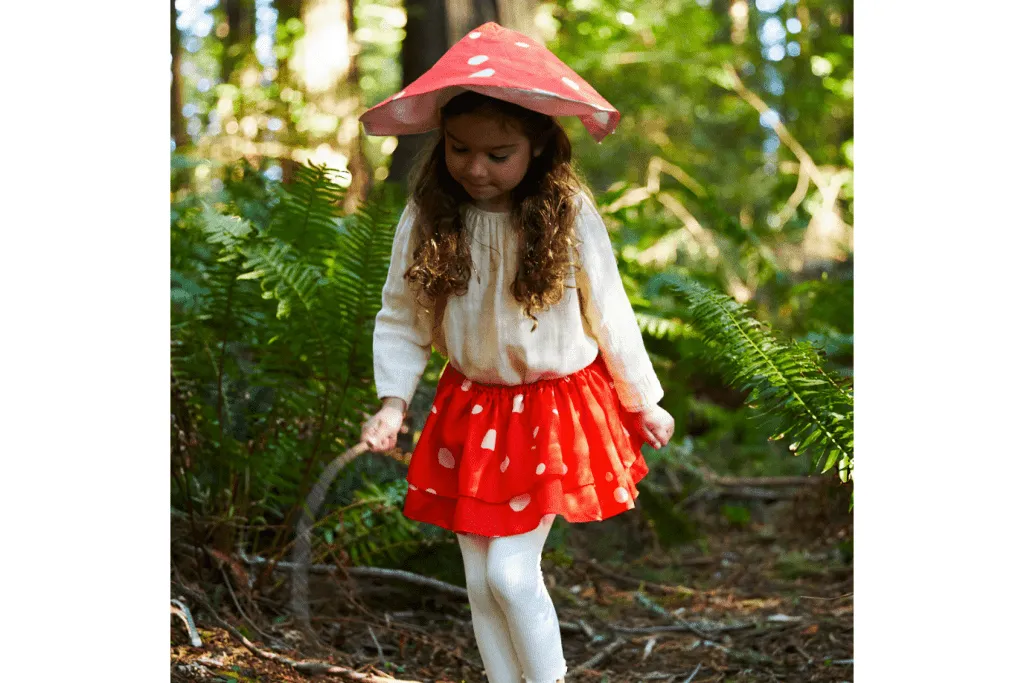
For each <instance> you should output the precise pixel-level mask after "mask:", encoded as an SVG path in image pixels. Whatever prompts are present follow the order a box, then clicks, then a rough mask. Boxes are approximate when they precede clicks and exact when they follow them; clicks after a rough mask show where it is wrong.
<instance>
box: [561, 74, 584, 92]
mask: <svg viewBox="0 0 1024 683" xmlns="http://www.w3.org/2000/svg"><path fill="white" fill-rule="evenodd" d="M562 83H565V84H566V85H567V86H569V87H570V88H572V89H573V90H579V89H580V84H579V83H577V82H576V81H574V80H572V79H570V78H566V77H565V76H562Z"/></svg>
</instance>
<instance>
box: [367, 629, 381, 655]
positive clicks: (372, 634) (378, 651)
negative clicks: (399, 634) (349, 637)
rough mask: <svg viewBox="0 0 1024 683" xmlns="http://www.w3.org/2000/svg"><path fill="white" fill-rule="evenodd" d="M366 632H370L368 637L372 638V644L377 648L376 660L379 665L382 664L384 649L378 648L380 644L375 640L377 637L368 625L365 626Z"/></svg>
mask: <svg viewBox="0 0 1024 683" xmlns="http://www.w3.org/2000/svg"><path fill="white" fill-rule="evenodd" d="M366 630H367V631H369V632H370V637H371V638H373V644H374V645H376V646H377V658H378V659H379V660H380V663H381V664H383V663H384V649H383V648H382V647H381V646H380V642H379V641H378V640H377V635H376V634H375V633H374V632H373V627H372V626H370V625H369V624H367V625H366Z"/></svg>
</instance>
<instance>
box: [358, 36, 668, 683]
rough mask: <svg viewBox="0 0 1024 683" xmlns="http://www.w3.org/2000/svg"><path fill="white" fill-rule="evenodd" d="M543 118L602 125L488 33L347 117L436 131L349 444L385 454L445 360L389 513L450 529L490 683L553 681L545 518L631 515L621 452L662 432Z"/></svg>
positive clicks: (602, 260) (565, 148) (557, 67)
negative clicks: (367, 400) (401, 494)
mask: <svg viewBox="0 0 1024 683" xmlns="http://www.w3.org/2000/svg"><path fill="white" fill-rule="evenodd" d="M482 65H485V66H487V68H486V69H480V68H479V67H481V66H482ZM481 74H483V75H481ZM490 77H495V78H490ZM499 77H500V78H499ZM488 78H490V80H488V81H487V82H486V85H484V84H483V79H488ZM541 86H543V87H541ZM559 87H561V90H557V88H559ZM554 115H577V116H580V117H581V119H582V120H583V122H584V125H585V126H586V127H587V128H588V130H590V132H591V134H592V135H594V137H595V138H597V139H598V141H600V139H601V137H603V136H604V135H605V134H607V133H608V132H611V129H613V128H614V127H615V125H616V124H617V123H618V112H615V110H614V109H612V108H611V107H610V105H608V104H607V102H605V101H604V100H603V98H601V97H600V95H597V93H596V91H594V90H593V88H591V87H590V86H589V85H587V84H586V83H585V82H584V81H583V79H581V78H579V76H578V75H576V74H575V73H573V72H572V70H571V69H569V68H568V67H567V66H565V65H564V64H563V63H562V62H560V61H559V60H558V59H557V58H556V57H555V56H554V55H552V54H551V53H550V52H548V51H547V50H546V49H545V48H544V47H543V46H542V45H540V44H539V43H537V42H535V41H533V40H531V39H530V38H527V37H526V36H523V35H521V34H519V33H515V32H513V31H509V30H507V29H504V28H502V27H500V26H498V25H497V24H493V23H492V24H486V25H484V26H481V27H480V28H479V29H477V30H476V31H474V32H472V33H470V34H469V35H468V36H466V37H465V38H463V39H462V40H461V41H459V43H457V44H456V45H455V46H454V47H452V49H451V50H449V52H448V53H446V55H445V56H444V57H442V59H441V60H440V61H439V62H438V64H437V65H435V67H433V69H431V71H429V72H427V74H424V76H423V77H421V78H420V79H419V80H417V81H416V82H414V83H413V84H412V85H410V86H409V87H408V88H407V89H406V90H404V91H403V92H402V93H399V94H398V95H396V96H394V97H392V98H389V99H388V100H386V101H385V102H384V103H382V104H380V105H378V106H377V107H374V108H373V109H371V110H369V111H368V112H367V113H366V114H364V116H363V121H364V124H365V125H366V127H367V130H368V131H370V132H371V133H373V134H404V133H412V132H422V131H425V130H430V129H431V128H434V127H439V128H440V135H439V138H438V140H437V143H436V145H435V146H434V148H433V150H432V152H431V154H430V156H429V158H427V160H426V162H425V164H424V165H423V166H422V168H420V170H419V171H418V173H417V175H416V177H415V178H414V182H413V183H412V191H411V197H410V199H409V202H408V204H407V206H406V208H405V211H404V212H403V214H402V216H401V218H400V220H399V222H398V227H397V230H396V234H395V240H394V246H393V250H392V261H391V268H390V270H389V273H388V278H387V282H386V284H385V285H384V290H383V307H382V309H381V311H380V313H379V314H378V315H377V318H376V327H375V329H374V346H373V350H374V376H375V380H376V385H377V390H378V396H379V397H380V398H381V399H382V401H383V407H382V408H381V409H380V411H379V412H378V413H377V414H376V415H375V416H374V417H373V418H371V419H370V420H369V421H368V422H367V423H366V425H365V426H364V429H363V440H364V441H365V442H366V444H367V445H368V446H369V448H370V449H371V450H374V451H382V450H386V449H390V448H392V447H394V445H395V441H396V437H397V433H398V431H399V429H400V427H401V424H402V421H403V419H404V417H405V411H406V408H407V406H408V404H409V401H410V400H411V398H412V396H413V393H414V391H415V389H416V385H417V383H418V382H419V380H420V377H421V375H422V373H423V370H424V368H425V367H426V363H427V361H428V359H429V357H430V353H431V346H432V345H433V346H434V347H435V348H437V349H438V350H439V351H440V352H441V353H442V354H443V355H445V356H446V357H447V358H448V363H447V364H446V366H445V368H444V371H443V372H442V374H441V377H440V380H439V382H438V386H437V391H436V394H435V398H434V403H433V407H432V408H431V409H430V414H429V415H428V417H427V420H426V424H425V425H424V428H423V433H422V435H421V436H420V438H419V441H418V442H417V444H416V447H415V449H414V452H413V454H412V460H411V463H410V466H409V473H408V476H407V479H408V482H409V493H408V496H407V498H406V501H405V505H404V513H405V515H406V516H407V517H409V518H411V519H416V520H419V521H422V522H427V523H430V524H435V525H438V526H440V527H443V528H446V529H450V530H451V531H453V532H455V533H456V534H457V538H458V542H459V546H460V548H461V551H462V557H463V561H464V565H465V572H466V588H467V590H468V593H469V603H470V606H471V613H472V622H473V630H474V635H475V637H476V641H477V645H478V647H479V650H480V654H481V658H482V659H483V662H484V667H485V669H486V672H487V679H488V681H489V683H518V681H520V680H521V679H525V680H526V681H527V682H528V683H552V682H553V681H564V677H565V675H566V672H567V670H568V667H567V665H566V661H565V658H564V656H563V653H562V642H561V637H560V631H559V627H558V617H557V615H556V614H555V610H554V606H553V604H552V602H551V598H550V596H549V595H548V592H547V589H546V587H545V585H544V582H543V576H542V573H541V566H540V558H541V551H542V549H543V546H544V543H545V540H546V539H547V535H548V532H549V530H550V528H551V525H552V523H553V520H554V517H555V516H556V515H562V516H563V517H564V518H565V519H566V520H567V521H569V522H592V521H600V520H602V519H607V518H609V517H611V516H614V515H617V514H619V513H621V512H624V511H626V510H629V509H632V508H633V507H635V504H634V502H633V501H634V499H635V498H636V496H637V489H636V482H638V481H639V480H640V479H642V478H643V477H644V476H645V475H646V474H647V471H648V470H647V466H646V464H645V462H644V459H643V457H642V455H641V452H640V446H641V444H642V442H643V441H645V440H646V441H647V442H648V443H650V444H651V445H652V446H653V447H654V448H660V447H661V446H662V445H663V444H665V443H666V442H667V441H668V440H669V438H671V436H672V432H673V429H674V421H673V419H672V417H671V416H670V415H669V414H668V413H667V412H666V411H665V410H663V409H662V408H660V407H659V406H658V405H657V402H658V401H659V400H660V399H661V398H662V396H663V393H664V392H663V390H662V387H661V385H660V383H659V381H658V378H657V377H656V376H655V373H654V370H653V368H652V366H651V362H650V359H649V358H648V356H647V353H646V351H645V349H644V345H643V341H642V338H641V333H640V330H639V328H638V326H637V323H636V318H635V316H634V314H633V310H632V308H631V306H630V304H629V300H628V299H627V297H626V293H625V291H624V289H623V286H622V281H621V278H620V276H619V273H618V269H617V264H616V261H615V255H614V253H613V252H612V246H611V242H610V240H609V237H608V233H607V230H606V228H605V226H604V223H603V221H602V219H601V217H600V215H599V213H598V212H597V209H596V208H595V206H594V203H593V201H592V200H591V198H590V196H589V194H588V193H587V192H586V189H585V187H584V186H583V184H582V183H581V182H580V181H579V179H578V178H577V177H576V175H575V174H574V172H573V170H572V166H571V158H572V150H571V147H570V144H569V140H568V138H567V137H566V134H565V132H564V130H563V129H562V127H561V126H560V125H559V124H558V122H557V121H556V119H555V118H554V117H553V116H554Z"/></svg>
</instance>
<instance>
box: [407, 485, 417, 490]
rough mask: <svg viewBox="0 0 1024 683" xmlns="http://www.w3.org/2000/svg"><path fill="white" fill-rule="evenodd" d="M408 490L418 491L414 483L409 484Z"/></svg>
mask: <svg viewBox="0 0 1024 683" xmlns="http://www.w3.org/2000/svg"><path fill="white" fill-rule="evenodd" d="M409 490H410V491H419V489H418V488H416V484H409Z"/></svg>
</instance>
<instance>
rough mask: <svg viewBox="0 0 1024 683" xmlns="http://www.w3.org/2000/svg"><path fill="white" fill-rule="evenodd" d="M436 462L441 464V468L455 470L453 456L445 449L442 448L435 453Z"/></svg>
mask: <svg viewBox="0 0 1024 683" xmlns="http://www.w3.org/2000/svg"><path fill="white" fill-rule="evenodd" d="M437 461H438V462H439V463H441V467H447V468H448V469H450V470H453V469H455V456H454V455H452V452H451V451H450V450H448V449H447V448H442V449H441V450H439V451H438V452H437Z"/></svg>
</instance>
